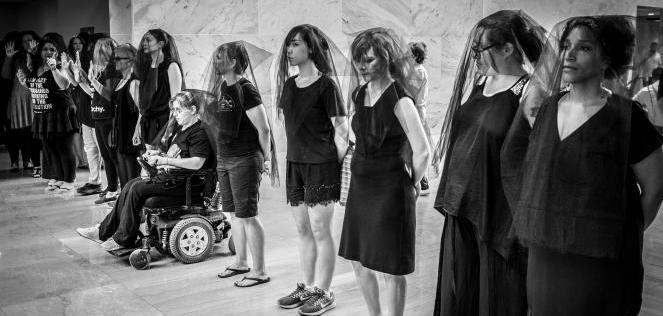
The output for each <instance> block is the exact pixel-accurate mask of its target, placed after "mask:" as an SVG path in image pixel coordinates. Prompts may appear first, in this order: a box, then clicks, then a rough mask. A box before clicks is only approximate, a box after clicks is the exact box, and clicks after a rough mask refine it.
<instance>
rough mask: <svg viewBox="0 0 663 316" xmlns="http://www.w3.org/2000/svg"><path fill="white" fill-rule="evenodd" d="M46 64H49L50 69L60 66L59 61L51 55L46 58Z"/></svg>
mask: <svg viewBox="0 0 663 316" xmlns="http://www.w3.org/2000/svg"><path fill="white" fill-rule="evenodd" d="M46 66H48V69H50V70H55V69H57V67H58V62H57V60H55V58H53V57H49V58H47V59H46Z"/></svg>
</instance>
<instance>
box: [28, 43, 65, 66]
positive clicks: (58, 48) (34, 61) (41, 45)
mask: <svg viewBox="0 0 663 316" xmlns="http://www.w3.org/2000/svg"><path fill="white" fill-rule="evenodd" d="M46 44H52V45H53V46H55V50H56V51H57V52H58V56H57V57H58V59H59V58H60V54H62V52H64V49H63V48H62V46H59V43H58V42H57V40H54V39H53V38H48V37H44V38H43V39H42V40H41V42H39V45H37V53H36V54H35V56H34V57H33V59H32V75H34V76H37V72H38V71H39V68H40V67H41V66H42V65H43V64H44V60H43V59H42V58H41V51H42V49H44V46H46Z"/></svg>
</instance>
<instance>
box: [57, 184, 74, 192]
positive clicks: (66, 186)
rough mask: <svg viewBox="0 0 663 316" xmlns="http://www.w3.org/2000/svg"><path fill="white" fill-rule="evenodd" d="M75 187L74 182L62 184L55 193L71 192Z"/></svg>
mask: <svg viewBox="0 0 663 316" xmlns="http://www.w3.org/2000/svg"><path fill="white" fill-rule="evenodd" d="M75 187H76V183H75V182H63V183H62V185H61V186H60V188H58V190H57V192H58V193H67V192H72V191H73V190H74V188H75Z"/></svg>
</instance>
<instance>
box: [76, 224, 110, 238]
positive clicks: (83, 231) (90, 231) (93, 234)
mask: <svg viewBox="0 0 663 316" xmlns="http://www.w3.org/2000/svg"><path fill="white" fill-rule="evenodd" d="M76 232H77V233H78V234H79V235H81V237H85V238H87V239H90V240H94V241H99V224H97V225H94V226H92V227H87V228H76ZM111 239H112V238H111Z"/></svg>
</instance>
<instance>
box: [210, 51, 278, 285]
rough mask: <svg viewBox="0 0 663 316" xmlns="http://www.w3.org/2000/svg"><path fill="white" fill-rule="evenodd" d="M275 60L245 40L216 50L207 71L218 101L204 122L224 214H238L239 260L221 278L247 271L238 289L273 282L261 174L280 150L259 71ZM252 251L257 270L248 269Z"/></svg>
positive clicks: (235, 222)
mask: <svg viewBox="0 0 663 316" xmlns="http://www.w3.org/2000/svg"><path fill="white" fill-rule="evenodd" d="M270 57H271V54H270V53H268V52H267V51H265V50H262V49H260V48H258V47H256V46H254V45H251V44H249V43H248V42H246V41H237V42H229V43H224V44H222V45H220V46H219V47H217V48H216V49H215V50H214V52H213V53H212V58H211V60H210V62H209V64H208V66H207V70H206V71H205V78H206V80H205V87H206V89H207V91H208V92H210V93H212V94H213V95H214V96H215V97H216V98H217V100H218V101H217V102H216V103H214V104H213V105H214V106H213V107H212V108H211V109H207V110H206V111H205V112H206V113H204V115H203V116H202V119H203V121H204V122H206V123H208V124H209V125H210V128H211V129H212V130H213V138H214V139H213V141H214V142H215V144H216V154H217V174H218V179H219V188H220V194H221V201H222V203H221V204H222V208H223V211H224V212H233V213H234V215H235V216H233V225H232V227H233V238H234V242H235V248H236V250H237V254H236V256H235V262H233V263H232V264H231V265H229V266H228V267H226V269H225V270H224V271H223V272H221V273H219V274H218V276H219V278H228V277H232V276H235V275H238V274H244V273H246V276H244V277H243V278H242V279H241V280H238V281H236V282H235V285H236V286H238V287H250V286H254V285H259V284H262V283H266V282H269V281H270V277H269V276H268V275H267V272H266V271H265V258H264V257H265V231H264V228H263V225H262V222H261V221H260V219H259V218H258V197H259V189H260V181H261V178H262V172H263V170H265V169H268V168H269V166H270V165H271V163H269V162H271V157H272V156H273V155H274V153H275V150H274V148H273V146H272V138H271V137H270V136H271V128H270V124H269V120H268V117H267V111H266V108H265V106H264V105H263V102H262V98H261V97H260V91H259V90H258V81H257V80H256V75H255V73H254V70H255V68H256V67H258V66H260V65H261V64H264V65H266V67H264V68H263V73H264V74H267V71H268V67H269V62H270V61H271V60H272V59H271V58H270ZM265 68H267V69H265ZM264 77H265V78H268V76H264ZM262 83H264V84H267V85H268V84H269V82H262ZM275 166H276V164H275ZM249 251H250V252H251V258H252V259H253V260H252V261H253V268H250V267H249V266H248V252H249Z"/></svg>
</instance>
